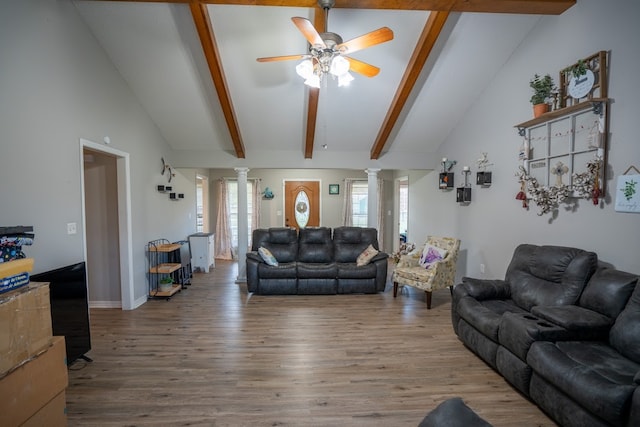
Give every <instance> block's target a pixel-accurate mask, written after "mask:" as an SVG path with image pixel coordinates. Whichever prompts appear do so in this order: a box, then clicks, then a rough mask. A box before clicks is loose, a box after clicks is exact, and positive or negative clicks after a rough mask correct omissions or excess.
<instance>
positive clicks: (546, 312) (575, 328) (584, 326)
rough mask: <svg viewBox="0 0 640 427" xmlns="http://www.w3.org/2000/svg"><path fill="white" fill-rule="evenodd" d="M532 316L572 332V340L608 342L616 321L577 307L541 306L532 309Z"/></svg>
mask: <svg viewBox="0 0 640 427" xmlns="http://www.w3.org/2000/svg"><path fill="white" fill-rule="evenodd" d="M531 314H533V315H535V316H538V317H539V318H541V319H544V320H546V321H547V322H551V323H553V324H555V325H558V326H562V327H563V328H565V329H566V330H568V331H569V332H570V335H571V339H577V340H606V339H607V337H608V335H609V329H610V328H611V326H613V322H614V320H613V319H611V318H609V317H607V316H605V315H603V314H600V313H598V312H597V311H593V310H589V309H586V308H584V307H580V306H577V305H556V306H540V305H537V306H535V307H533V308H531Z"/></svg>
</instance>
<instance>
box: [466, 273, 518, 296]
mask: <svg viewBox="0 0 640 427" xmlns="http://www.w3.org/2000/svg"><path fill="white" fill-rule="evenodd" d="M462 285H463V286H464V288H465V289H466V290H467V294H469V296H471V297H473V298H475V299H477V300H488V299H509V298H510V296H511V292H510V291H509V284H508V283H507V282H505V281H504V280H500V279H494V280H487V279H474V278H473V277H463V278H462Z"/></svg>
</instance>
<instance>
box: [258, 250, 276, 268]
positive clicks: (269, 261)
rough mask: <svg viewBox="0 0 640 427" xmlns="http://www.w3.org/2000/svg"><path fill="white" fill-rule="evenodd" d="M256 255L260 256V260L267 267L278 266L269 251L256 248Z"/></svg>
mask: <svg viewBox="0 0 640 427" xmlns="http://www.w3.org/2000/svg"><path fill="white" fill-rule="evenodd" d="M258 254H260V258H262V260H263V261H264V262H266V263H267V264H268V265H271V266H276V265H278V260H277V259H276V257H274V256H273V254H272V253H271V251H270V250H269V249H267V248H265V247H263V246H260V247H259V248H258Z"/></svg>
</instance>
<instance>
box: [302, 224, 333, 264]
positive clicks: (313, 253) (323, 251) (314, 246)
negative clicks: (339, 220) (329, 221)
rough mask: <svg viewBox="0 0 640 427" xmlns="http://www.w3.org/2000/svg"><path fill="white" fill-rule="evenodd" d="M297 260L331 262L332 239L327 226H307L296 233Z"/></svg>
mask: <svg viewBox="0 0 640 427" xmlns="http://www.w3.org/2000/svg"><path fill="white" fill-rule="evenodd" d="M298 261H300V262H309V263H313V262H317V263H330V262H333V241H332V240H331V229H330V228H328V227H312V228H311V227H307V228H302V229H300V231H299V233H298Z"/></svg>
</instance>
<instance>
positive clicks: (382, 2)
mask: <svg viewBox="0 0 640 427" xmlns="http://www.w3.org/2000/svg"><path fill="white" fill-rule="evenodd" d="M183 1H185V0H176V2H177V3H182V2H183ZM187 1H188V0H187ZM191 1H198V2H203V3H209V4H231V5H246V6H287V7H316V6H317V5H318V2H317V0H191ZM574 4H576V0H336V4H335V6H333V7H334V8H347V9H395V10H430V11H450V12H488V13H516V14H535V15H559V14H561V13H562V12H564V11H565V10H567V9H569V8H570V7H571V6H573V5H574Z"/></svg>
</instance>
